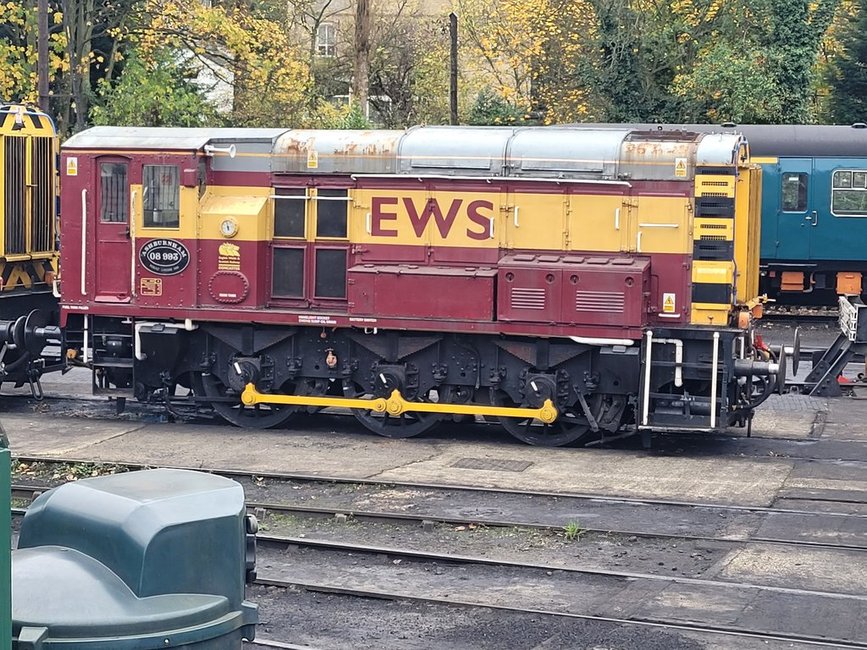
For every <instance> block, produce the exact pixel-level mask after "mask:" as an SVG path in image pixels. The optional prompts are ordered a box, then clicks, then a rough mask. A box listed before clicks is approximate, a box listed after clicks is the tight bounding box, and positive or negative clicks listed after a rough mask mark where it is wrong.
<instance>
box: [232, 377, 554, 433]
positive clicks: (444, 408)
mask: <svg viewBox="0 0 867 650" xmlns="http://www.w3.org/2000/svg"><path fill="white" fill-rule="evenodd" d="M241 401H242V402H243V403H244V404H246V405H247V406H253V405H254V404H289V405H293V406H322V407H328V406H336V407H342V408H350V409H369V410H371V411H374V412H375V413H388V414H389V415H394V416H397V415H400V414H401V413H406V412H408V411H414V412H416V413H444V414H449V415H493V416H499V417H510V418H535V419H537V420H541V421H542V422H545V423H546V424H550V423H551V422H553V421H554V420H556V419H557V415H558V414H557V409H556V408H555V407H554V403H553V402H552V401H551V400H550V399H546V400H545V402H544V403H543V404H542V407H541V408H537V409H534V408H523V407H513V406H488V405H487V404H445V403H444V404H440V403H435V402H408V401H406V400H405V399H404V398H403V395H401V394H400V391H398V390H394V391H392V393H391V396H390V397H389V398H388V399H386V398H384V397H377V398H374V399H357V398H353V397H320V396H314V395H274V394H271V393H260V392H259V391H257V390H256V386H254V385H253V384H247V386H246V388H244V392H243V393H241Z"/></svg>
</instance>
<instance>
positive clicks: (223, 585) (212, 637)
mask: <svg viewBox="0 0 867 650" xmlns="http://www.w3.org/2000/svg"><path fill="white" fill-rule="evenodd" d="M6 477H7V481H8V471H7V472H6ZM7 528H8V527H7ZM254 533H255V520H253V519H252V518H251V517H248V516H247V515H246V509H245V505H244V490H243V488H242V487H241V486H240V485H239V484H238V483H236V482H235V481H232V480H229V479H226V478H222V477H219V476H214V475H212V474H204V473H201V472H192V471H185V470H169V469H157V470H147V471H141V472H131V473H128V474H116V475H113V476H104V477H97V478H91V479H85V480H82V481H78V482H75V483H68V484H66V485H63V486H61V487H58V488H55V489H54V490H50V491H48V492H46V493H45V494H43V495H42V496H40V497H39V498H38V499H36V500H35V501H34V502H33V504H32V505H31V506H30V508H29V509H28V511H27V514H26V515H25V517H24V520H23V521H22V524H21V531H20V533H19V538H18V549H17V550H16V551H14V553H13V554H12V591H13V602H12V633H11V635H8V636H11V638H12V639H13V648H15V650H51V649H59V648H63V650H80V649H81V650H85V649H86V650H108V649H109V648H110V649H111V650H126V649H133V648H135V649H136V650H148V649H149V648H154V649H155V648H181V647H183V648H190V649H191V650H192V649H195V650H229V649H234V648H241V646H242V640H243V639H247V640H253V638H255V628H256V623H257V621H258V614H257V608H256V606H255V605H254V604H252V603H250V602H248V601H247V600H245V595H244V590H245V585H246V581H247V579H248V578H249V577H250V576H252V575H254V567H255V539H254V536H253V534H254ZM7 568H8V567H7Z"/></svg>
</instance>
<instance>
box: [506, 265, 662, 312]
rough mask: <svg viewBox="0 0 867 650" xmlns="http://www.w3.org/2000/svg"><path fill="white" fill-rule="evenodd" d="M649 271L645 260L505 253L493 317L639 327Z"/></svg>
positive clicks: (647, 287) (645, 298)
mask: <svg viewBox="0 0 867 650" xmlns="http://www.w3.org/2000/svg"><path fill="white" fill-rule="evenodd" d="M649 271H650V260H649V259H647V258H631V257H625V256H618V257H612V256H605V255H594V256H592V257H588V256H577V255H564V256H559V255H534V254H528V253H519V254H517V255H508V256H506V257H505V258H503V259H502V260H501V261H500V265H499V274H498V280H497V286H498V291H497V297H498V305H497V317H498V319H499V320H501V321H530V322H535V321H549V322H551V323H558V324H561V323H562V324H569V325H605V326H611V327H617V326H626V327H642V326H644V325H645V324H646V323H647V298H648V297H649V294H650V291H649V289H650V272H649Z"/></svg>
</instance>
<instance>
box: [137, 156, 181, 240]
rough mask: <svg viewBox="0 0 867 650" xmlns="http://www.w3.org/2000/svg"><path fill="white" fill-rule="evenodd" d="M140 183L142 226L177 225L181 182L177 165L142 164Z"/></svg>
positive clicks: (178, 221)
mask: <svg viewBox="0 0 867 650" xmlns="http://www.w3.org/2000/svg"><path fill="white" fill-rule="evenodd" d="M142 185H143V186H144V189H143V190H142V195H143V196H142V198H143V209H144V227H145V228H177V227H179V226H180V223H181V220H180V204H181V184H180V176H179V174H178V168H177V166H176V165H144V167H143V168H142Z"/></svg>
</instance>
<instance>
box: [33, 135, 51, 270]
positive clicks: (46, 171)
mask: <svg viewBox="0 0 867 650" xmlns="http://www.w3.org/2000/svg"><path fill="white" fill-rule="evenodd" d="M51 144H52V143H51V138H34V139H33V150H32V152H31V164H32V169H31V173H30V178H32V179H33V181H32V183H33V186H34V187H33V191H32V192H31V194H30V197H31V206H30V214H31V223H30V242H31V243H30V248H31V250H32V251H33V252H40V253H44V252H48V251H52V250H54V208H53V205H52V203H53V201H54V195H53V190H54V166H53V164H52V158H53V154H52V150H51Z"/></svg>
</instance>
